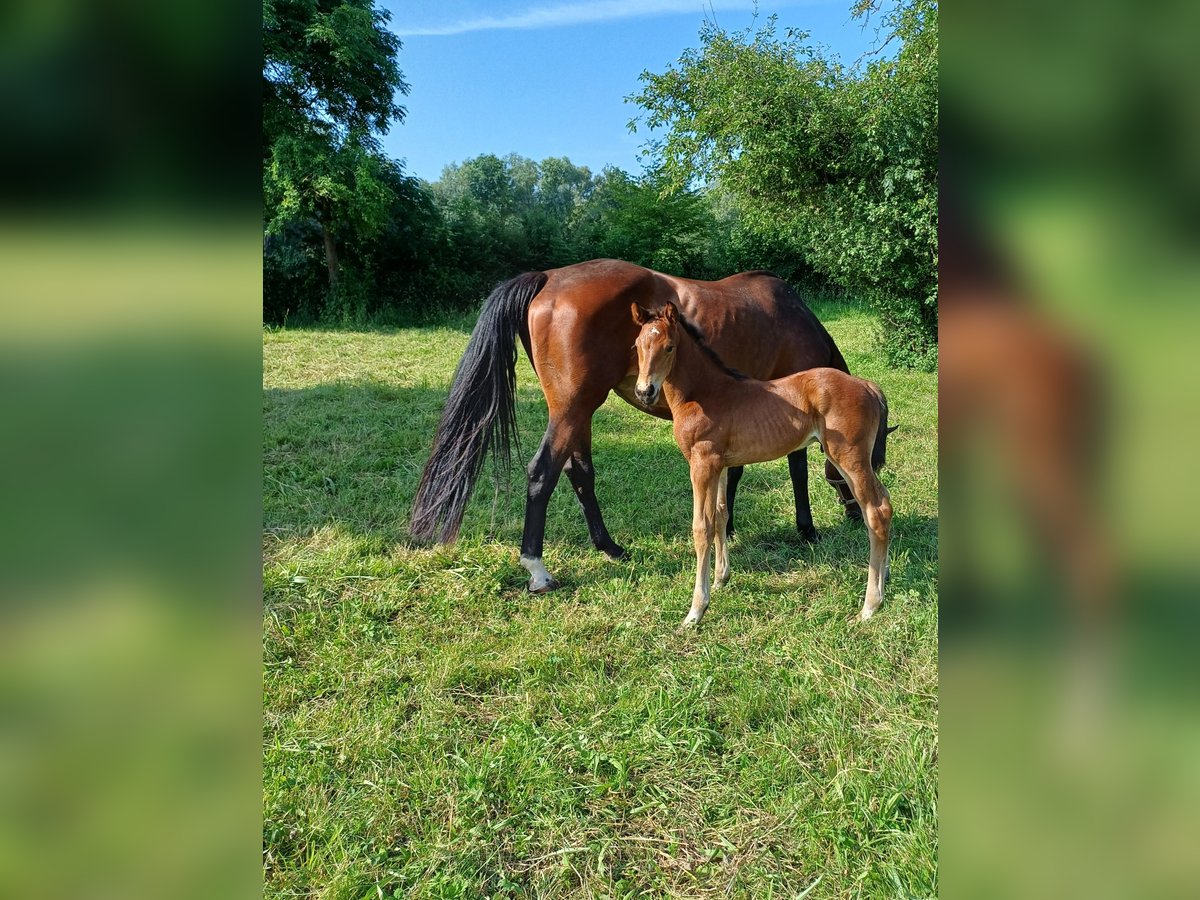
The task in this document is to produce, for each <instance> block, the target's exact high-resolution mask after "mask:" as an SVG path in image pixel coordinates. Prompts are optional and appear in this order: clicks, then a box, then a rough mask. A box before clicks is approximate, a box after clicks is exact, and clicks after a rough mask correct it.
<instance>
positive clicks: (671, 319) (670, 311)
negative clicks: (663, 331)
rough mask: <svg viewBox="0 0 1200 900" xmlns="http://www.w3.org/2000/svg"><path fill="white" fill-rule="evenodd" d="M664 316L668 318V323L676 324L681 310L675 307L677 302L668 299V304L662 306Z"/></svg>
mask: <svg viewBox="0 0 1200 900" xmlns="http://www.w3.org/2000/svg"><path fill="white" fill-rule="evenodd" d="M662 317H663V319H665V320H666V322H667V324H668V325H674V324H675V322H676V321H677V320H678V318H679V310H677V309H676V308H675V304H674V303H672V302H671V301H670V300H668V301H667V305H666V306H664V307H663V308H662Z"/></svg>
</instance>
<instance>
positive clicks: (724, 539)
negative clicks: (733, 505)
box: [713, 469, 730, 590]
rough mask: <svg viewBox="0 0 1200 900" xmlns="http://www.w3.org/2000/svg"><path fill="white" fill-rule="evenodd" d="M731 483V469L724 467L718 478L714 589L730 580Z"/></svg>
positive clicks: (714, 530) (714, 528)
mask: <svg viewBox="0 0 1200 900" xmlns="http://www.w3.org/2000/svg"><path fill="white" fill-rule="evenodd" d="M728 485H729V470H728V469H722V470H721V477H720V478H719V479H718V480H717V508H716V513H717V514H716V521H715V522H714V524H713V533H714V536H715V538H716V540H715V544H716V547H715V550H714V553H715V555H716V558H717V559H716V569H717V574H716V577H715V579H714V580H713V590H716V589H717V588H723V587H725V585H726V584H727V583H728V582H729V535H728V534H727V533H726V532H727V531H728V527H727V526H728V525H729V514H730V513H729V504H728V502H727V499H728V498H727V497H726V493H727V490H728Z"/></svg>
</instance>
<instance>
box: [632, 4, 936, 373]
mask: <svg viewBox="0 0 1200 900" xmlns="http://www.w3.org/2000/svg"><path fill="white" fill-rule="evenodd" d="M852 11H853V13H854V15H856V16H858V17H860V18H870V17H872V16H879V17H880V18H881V23H882V29H881V31H882V34H883V37H882V39H881V45H880V47H879V48H878V52H877V53H876V54H874V57H875V58H872V59H871V60H870V61H869V62H867V64H866V66H865V67H858V66H855V67H851V68H846V67H844V66H842V65H841V64H839V63H838V62H836V61H833V60H830V59H828V58H826V57H825V56H824V55H822V54H821V53H820V52H819V51H818V50H816V49H815V48H813V47H812V46H811V45H810V44H809V43H808V35H807V34H806V33H803V32H797V31H792V30H789V31H788V32H787V33H786V35H784V36H782V37H780V36H779V35H778V34H777V30H776V25H775V20H774V19H773V18H772V19H769V20H768V21H767V23H766V25H765V26H764V27H763V28H761V29H759V30H757V31H749V30H748V31H744V32H734V33H731V32H726V31H724V30H722V29H720V28H718V27H717V26H716V25H713V24H708V25H706V26H705V28H704V30H703V31H702V32H701V46H700V47H699V48H697V49H691V50H688V51H686V52H685V53H684V54H683V56H682V57H681V58H680V60H679V62H678V63H677V64H676V65H674V66H671V67H670V68H668V70H667V71H666V72H664V73H662V74H653V73H650V72H646V73H643V75H642V81H643V84H644V87H643V89H642V91H641V93H639V94H638V95H636V96H635V97H634V98H632V99H634V100H636V102H637V103H638V104H639V105H640V106H641V107H642V108H643V109H644V110H645V113H644V115H643V117H642V119H641V123H642V124H644V125H645V126H646V127H648V128H649V129H650V130H651V131H655V130H658V129H663V130H664V131H665V135H664V136H663V137H661V138H658V139H656V140H653V141H652V142H651V144H650V150H651V153H652V156H653V157H654V158H655V160H656V161H657V165H658V171H659V173H660V175H661V177H662V179H663V184H664V186H665V188H666V189H680V188H683V187H686V186H688V185H692V184H695V183H697V182H705V181H712V180H719V182H720V185H721V187H722V189H723V190H726V191H728V192H730V194H731V195H732V196H733V197H734V199H735V201H736V202H737V204H738V206H739V208H740V210H741V213H742V216H743V218H744V221H745V223H746V224H747V225H748V227H750V228H752V229H754V230H756V231H758V232H760V233H761V234H764V235H773V236H776V237H778V238H782V239H783V240H785V241H787V242H789V243H790V244H791V245H792V246H794V247H795V248H796V251H797V252H798V253H799V254H802V255H803V257H804V258H805V259H806V260H807V261H808V262H809V263H810V264H811V265H812V266H813V267H814V268H815V269H816V270H817V271H819V272H822V273H823V274H825V275H826V276H828V277H829V278H831V279H833V280H834V281H835V282H837V283H839V284H841V285H843V286H845V287H848V288H852V289H855V290H860V291H863V292H864V293H866V294H867V295H868V296H869V297H870V298H871V299H872V300H873V301H874V303H875V304H876V305H877V307H878V308H879V310H880V312H881V314H882V318H883V321H884V325H885V334H884V335H883V338H884V348H885V350H886V351H887V353H888V355H889V357H890V358H891V359H892V360H893V361H895V362H900V363H905V364H909V365H920V366H926V367H928V366H932V365H933V363H934V361H935V359H936V344H937V148H938V140H937V129H938V96H937V88H938V84H937V71H938V70H937V3H936V0H903V2H900V3H898V4H896V5H894V6H891V7H889V8H887V9H886V10H880V9H879V7H878V5H877V3H876V2H875V0H859V2H858V3H857V4H856V5H855V6H854V8H853V10H852ZM893 47H894V48H895V55H894V56H892V57H885V56H884V54H883V53H882V51H884V50H890V49H891V48H893ZM633 124H634V125H635V127H636V125H637V124H638V123H637V122H635V123H633Z"/></svg>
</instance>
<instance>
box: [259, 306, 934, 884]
mask: <svg viewBox="0 0 1200 900" xmlns="http://www.w3.org/2000/svg"><path fill="white" fill-rule="evenodd" d="M816 311H817V313H818V315H819V316H820V317H821V319H822V320H823V321H824V322H825V323H826V325H827V327H828V328H829V330H830V332H831V333H832V334H833V336H834V338H835V339H836V340H837V341H838V344H839V346H840V347H841V348H842V350H843V352H844V354H845V356H846V358H847V360H848V362H849V363H850V367H851V369H852V370H853V371H854V372H856V373H858V374H862V375H865V376H867V377H870V378H872V379H874V380H876V381H878V382H879V383H880V384H881V385H882V386H883V388H884V390H885V392H886V393H887V395H888V399H889V402H890V406H891V410H892V421H893V422H898V423H900V424H901V426H902V427H901V429H900V431H898V432H897V433H896V434H894V435H893V436H892V438H891V439H890V442H889V447H888V450H889V452H888V463H889V465H888V468H887V469H885V470H884V474H883V479H884V483H885V484H886V485H887V486H888V489H889V490H890V492H891V495H892V503H893V506H894V507H895V510H896V518H895V524H894V538H893V543H892V557H891V559H892V578H891V581H890V583H889V590H888V593H887V595H886V596H885V599H884V605H883V606H882V608H881V609H880V611H879V613H878V614H876V616H875V618H874V619H872V620H871V621H870V622H868V623H865V624H862V623H858V622H856V621H855V620H854V617H855V615H856V614H857V612H858V610H859V608H860V607H861V605H862V595H863V591H864V588H865V583H866V561H867V538H866V533H865V531H864V529H863V528H862V526H861V525H850V524H847V523H845V522H844V521H843V519H842V516H841V508H840V507H839V506H838V505H837V503H836V502H835V499H834V494H833V491H832V490H831V489H829V488H828V487H827V486H826V485H825V484H824V482H823V481H821V480H820V470H821V465H822V463H823V457H822V456H821V454H820V453H819V451H817V450H816V449H815V448H814V449H813V450H812V451H811V452H810V458H809V466H810V469H811V480H812V485H813V486H812V496H813V514H814V517H815V519H816V523H817V527H818V529H819V530H820V531H821V533H822V535H823V540H822V541H821V542H820V543H819V544H817V545H814V546H808V545H803V544H800V543H799V542H798V540H797V539H796V537H795V532H794V529H793V527H792V525H791V521H792V510H791V489H790V485H789V483H788V480H787V466H786V463H785V462H776V463H771V464H767V465H760V466H752V467H750V468H748V469H747V470H746V475H745V478H744V480H743V482H742V487H741V490H740V491H739V494H738V507H737V511H736V517H737V525H738V533H737V535H736V537H735V538H734V541H733V543H732V545H731V562H732V572H733V576H732V579H731V581H730V583H729V585H728V586H727V587H726V588H724V589H723V590H721V591H719V592H716V593H715V594H714V595H713V601H712V606H711V607H710V609H709V611H708V615H707V616H706V618H705V620H704V624H703V626H702V627H701V628H700V629H699V630H698V631H696V632H693V633H689V634H683V635H679V634H675V633H674V629H675V626H676V625H677V624H678V623H679V621H680V619H682V617H683V615H684V613H685V612H686V611H687V607H688V604H689V601H690V597H691V589H692V576H693V572H694V555H693V551H692V548H691V531H690V517H691V497H690V486H689V482H688V476H687V467H686V464H685V462H684V460H683V458H682V456H681V455H680V453H679V451H678V449H677V448H676V447H675V445H674V443H673V441H672V439H671V433H670V425H669V423H665V422H661V421H658V420H655V419H651V418H650V417H647V416H644V415H641V414H639V413H637V412H635V411H634V410H633V409H632V408H630V407H628V406H626V405H625V404H624V403H622V402H621V401H620V400H618V399H616V398H610V399H609V401H608V402H607V403H606V404H605V405H604V407H602V408H601V410H600V411H599V413H598V414H597V416H596V420H595V441H594V442H595V464H596V472H597V493H598V495H599V499H600V503H601V507H602V509H603V510H604V513H605V517H606V519H607V522H608V524H609V527H610V530H611V531H612V533H613V536H614V538H616V540H617V541H618V542H620V543H622V544H623V545H625V546H626V547H627V548H629V549H630V550H631V556H632V558H631V559H630V560H627V561H623V562H611V561H608V560H607V559H606V558H605V557H603V556H602V555H601V554H599V553H597V552H596V551H594V550H592V548H591V545H590V543H589V542H588V539H587V532H586V530H585V527H584V523H583V518H582V516H581V515H580V512H579V510H578V507H577V505H576V502H575V500H574V498H573V497H572V496H571V493H570V491H569V490H568V489H567V488H566V487H565V479H564V480H563V483H562V484H560V487H559V489H558V491H556V494H555V496H554V498H553V500H552V502H551V508H550V514H549V518H548V523H547V541H546V554H545V558H546V564H547V566H548V568H549V569H550V571H551V572H552V573H553V574H554V575H555V576H556V577H558V578H559V579H560V580H561V581H562V583H563V587H562V588H561V589H560V590H558V591H555V592H553V593H550V594H547V595H543V596H538V597H532V596H530V595H529V594H527V593H526V592H525V590H524V585H525V582H526V577H527V576H526V573H525V571H524V570H523V569H521V568H520V567H519V566H518V565H517V545H518V543H519V541H520V532H521V523H522V511H523V505H524V489H523V479H522V478H521V477H520V476H521V474H522V473H520V472H519V471H518V472H515V473H514V475H513V478H512V485H511V489H510V490H508V491H507V492H504V491H501V492H500V493H499V495H498V496H494V495H493V491H492V490H491V489H490V485H485V486H484V487H483V488H481V489H480V490H479V491H478V492H477V494H476V497H475V499H474V501H473V503H472V506H471V508H470V509H469V511H468V514H467V519H466V523H465V526H464V529H463V536H462V538H461V540H460V541H459V542H458V543H457V544H456V545H455V546H453V547H444V548H436V549H419V548H412V547H410V546H409V543H408V541H407V538H406V533H405V526H406V523H407V516H408V510H409V506H410V504H411V501H412V496H413V492H414V490H415V488H416V483H417V479H418V476H419V474H420V470H421V467H422V466H423V464H424V461H425V457H426V455H427V453H428V450H429V446H430V443H431V439H432V434H433V430H434V428H435V426H436V423H437V419H438V414H439V412H440V408H441V404H442V402H443V401H444V399H445V395H446V391H447V388H448V385H449V380H450V377H451V374H452V373H453V371H454V367H455V365H456V363H457V361H458V359H459V356H460V354H461V352H462V350H463V347H464V346H465V344H466V341H467V336H468V333H469V329H470V322H468V321H461V322H455V323H451V324H449V325H446V326H444V327H439V328H423V329H410V330H396V331H379V332H366V333H362V332H358V333H349V332H323V331H281V332H269V333H266V334H264V337H263V359H264V373H263V382H264V388H265V399H264V422H265V424H264V445H265V446H264V455H265V459H264V463H265V476H264V494H265V496H264V519H265V524H264V537H263V557H264V562H263V578H264V592H265V597H264V622H263V643H264V645H263V655H264V666H265V681H264V705H265V721H264V787H263V804H264V816H265V820H264V831H263V851H264V857H263V860H264V862H263V865H264V879H265V887H266V894H267V896H269V897H294V896H311V897H322V898H335V897H336V898H360V897H362V898H367V897H393V896H394V897H430V898H432V897H440V898H449V897H456V898H457V897H461V898H482V897H526V896H528V897H614V898H616V897H619V898H626V897H730V896H732V897H754V898H792V897H798V896H802V895H803V896H807V897H811V898H818V897H930V896H934V895H935V894H936V892H937V877H936V858H937V849H936V840H937V600H936V598H937V510H938V506H937V393H936V380H935V376H932V375H926V374H920V373H912V372H898V371H890V370H887V369H885V368H883V367H882V364H881V363H880V362H879V361H878V359H877V355H876V354H874V353H873V352H872V349H871V348H872V341H871V334H872V329H873V328H874V321H873V319H872V318H871V316H870V315H869V314H867V313H865V312H863V311H861V310H859V309H858V308H856V307H854V306H843V305H835V304H828V305H821V306H818V307H816ZM518 370H519V372H520V373H521V384H520V389H519V396H518V404H519V415H520V421H521V434H522V436H523V439H524V441H523V445H522V455H523V458H525V459H527V458H528V457H529V456H530V455H531V454H532V452H533V450H534V449H535V448H536V446H537V443H538V441H539V440H540V438H541V433H542V430H543V429H544V427H545V405H544V403H543V401H542V398H541V394H540V392H539V391H538V388H537V384H536V381H535V380H534V378H533V375H532V373H531V371H530V368H529V365H528V362H527V361H526V360H525V359H524V357H523V356H522V359H521V360H520V362H519V363H518Z"/></svg>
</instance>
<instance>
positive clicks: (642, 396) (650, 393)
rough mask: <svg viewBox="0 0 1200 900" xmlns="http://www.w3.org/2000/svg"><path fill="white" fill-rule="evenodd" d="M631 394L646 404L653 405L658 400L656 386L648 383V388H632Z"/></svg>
mask: <svg viewBox="0 0 1200 900" xmlns="http://www.w3.org/2000/svg"><path fill="white" fill-rule="evenodd" d="M633 394H634V396H635V397H637V398H638V400H640V401H641V402H642V403H644V404H645V405H646V406H653V405H654V403H655V401H657V400H658V388H656V387H655V386H654V385H650V387H648V388H644V389H643V388H634V391H633Z"/></svg>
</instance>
